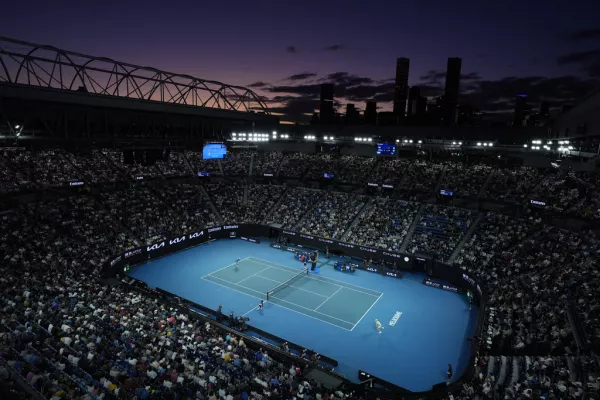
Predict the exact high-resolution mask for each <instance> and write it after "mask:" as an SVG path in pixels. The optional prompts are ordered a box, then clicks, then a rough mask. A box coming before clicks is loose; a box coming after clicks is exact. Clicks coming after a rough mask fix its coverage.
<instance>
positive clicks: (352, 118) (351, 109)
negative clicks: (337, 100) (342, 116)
mask: <svg viewBox="0 0 600 400" xmlns="http://www.w3.org/2000/svg"><path fill="white" fill-rule="evenodd" d="M357 119H358V111H356V107H355V106H354V104H352V103H348V104H346V124H354V123H355V122H356V121H357Z"/></svg>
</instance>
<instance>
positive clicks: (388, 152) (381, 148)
mask: <svg viewBox="0 0 600 400" xmlns="http://www.w3.org/2000/svg"><path fill="white" fill-rule="evenodd" d="M377 155H378V156H395V155H396V145H395V144H391V143H377Z"/></svg>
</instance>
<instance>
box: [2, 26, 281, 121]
mask: <svg viewBox="0 0 600 400" xmlns="http://www.w3.org/2000/svg"><path fill="white" fill-rule="evenodd" d="M1 82H7V83H13V84H22V85H29V86H37V87H45V88H53V89H61V90H71V91H72V90H77V91H80V92H88V93H92V94H96V95H105V96H118V97H126V98H132V99H140V100H150V101H159V102H165V103H171V104H179V105H187V106H196V107H209V108H217V109H221V110H227V111H241V112H260V113H264V114H267V115H270V113H269V110H268V108H267V106H266V105H265V103H264V102H263V101H262V100H261V98H260V96H258V95H257V94H256V93H255V92H253V91H252V90H250V89H248V88H245V87H242V86H233V85H227V84H225V83H221V82H217V81H209V80H204V79H199V78H195V77H193V76H190V75H185V74H176V73H172V72H166V71H161V70H159V69H156V68H151V67H141V66H139V65H133V64H129V63H124V62H119V61H115V60H112V59H110V58H105V57H94V56H90V55H86V54H82V53H77V52H73V51H68V50H61V49H58V48H56V47H53V46H46V45H38V44H34V43H29V42H24V41H21V40H16V39H10V38H6V37H0V83H1Z"/></svg>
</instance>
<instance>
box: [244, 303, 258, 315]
mask: <svg viewBox="0 0 600 400" xmlns="http://www.w3.org/2000/svg"><path fill="white" fill-rule="evenodd" d="M256 309H258V304H257V305H255V306H254V307H252V308H251V309H250V311H248V312H246V313H244V314H242V317H245V316H246V315H248V314H250V313H251V312H252V311H254V310H256Z"/></svg>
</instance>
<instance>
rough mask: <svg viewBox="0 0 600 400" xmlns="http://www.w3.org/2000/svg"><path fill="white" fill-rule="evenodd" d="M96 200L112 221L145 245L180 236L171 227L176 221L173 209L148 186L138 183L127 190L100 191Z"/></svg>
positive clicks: (174, 227)
mask: <svg viewBox="0 0 600 400" xmlns="http://www.w3.org/2000/svg"><path fill="white" fill-rule="evenodd" d="M100 198H101V201H102V203H103V204H105V206H106V207H107V208H108V210H110V213H111V214H112V215H113V217H114V220H115V222H117V223H119V224H121V225H123V226H125V227H127V229H128V230H130V231H131V232H132V234H133V235H134V236H135V237H137V238H139V239H140V240H141V241H142V242H144V243H145V244H150V243H153V242H157V241H159V240H164V239H167V238H169V237H172V236H175V235H176V234H179V233H180V232H179V230H178V229H176V227H177V225H175V226H174V225H173V221H174V220H177V219H178V218H179V216H178V214H177V212H176V211H175V208H172V207H169V206H168V204H166V203H165V201H164V200H163V199H162V198H161V197H159V196H158V195H157V194H156V193H155V191H154V190H152V189H151V188H150V187H149V186H145V185H143V184H138V185H136V186H133V187H130V188H127V189H122V190H116V191H104V192H102V193H101V194H100Z"/></svg>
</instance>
